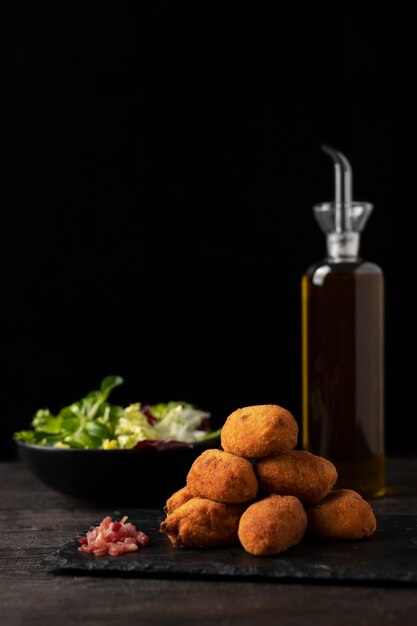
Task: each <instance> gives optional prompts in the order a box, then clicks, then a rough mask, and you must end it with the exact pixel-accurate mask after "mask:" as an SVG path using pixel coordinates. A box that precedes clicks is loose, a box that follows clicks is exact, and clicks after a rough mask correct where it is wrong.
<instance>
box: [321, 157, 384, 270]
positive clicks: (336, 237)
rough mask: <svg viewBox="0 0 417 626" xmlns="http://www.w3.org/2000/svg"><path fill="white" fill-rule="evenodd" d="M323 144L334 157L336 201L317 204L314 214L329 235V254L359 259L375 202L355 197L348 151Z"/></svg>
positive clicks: (338, 257)
mask: <svg viewBox="0 0 417 626" xmlns="http://www.w3.org/2000/svg"><path fill="white" fill-rule="evenodd" d="M321 148H322V150H323V151H324V152H325V153H326V154H328V155H329V156H330V157H331V159H332V161H333V165H334V191H335V198H334V201H333V202H322V203H320V204H316V205H315V206H314V207H313V209H314V215H315V217H316V219H317V221H318V223H319V226H320V228H321V229H322V230H323V231H324V232H325V233H326V235H327V253H328V256H329V258H330V259H333V260H335V261H351V260H355V259H357V258H358V253H359V243H360V233H361V231H362V230H363V227H364V226H365V223H366V221H367V219H368V217H369V215H370V213H371V211H372V209H373V205H372V204H370V203H369V202H354V201H353V200H352V168H351V165H350V163H349V161H348V159H347V158H346V157H345V155H344V154H342V153H341V152H340V151H339V150H336V149H335V148H332V147H331V146H328V145H322V146H321Z"/></svg>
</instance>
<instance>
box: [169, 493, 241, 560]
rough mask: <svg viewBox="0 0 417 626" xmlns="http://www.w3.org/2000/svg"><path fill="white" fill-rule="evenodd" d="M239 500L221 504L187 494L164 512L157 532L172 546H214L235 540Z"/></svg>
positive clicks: (238, 516)
mask: <svg viewBox="0 0 417 626" xmlns="http://www.w3.org/2000/svg"><path fill="white" fill-rule="evenodd" d="M244 509H245V505H242V504H224V503H222V502H213V501H212V500H208V499H206V498H191V500H188V502H185V504H182V505H181V506H179V507H178V508H177V509H175V511H174V512H173V513H170V514H169V515H167V517H166V518H165V520H163V522H162V523H161V525H160V532H162V533H165V534H166V535H168V537H169V539H170V541H171V543H172V545H173V546H174V547H175V548H214V547H216V546H225V545H233V544H235V543H238V537H237V529H238V526H239V519H240V516H241V515H242V513H243V511H244Z"/></svg>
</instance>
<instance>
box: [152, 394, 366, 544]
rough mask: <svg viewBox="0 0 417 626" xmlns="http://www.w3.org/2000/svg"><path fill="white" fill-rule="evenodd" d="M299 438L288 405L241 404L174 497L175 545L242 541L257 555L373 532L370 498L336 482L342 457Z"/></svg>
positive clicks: (169, 527)
mask: <svg viewBox="0 0 417 626" xmlns="http://www.w3.org/2000/svg"><path fill="white" fill-rule="evenodd" d="M297 442H298V424H297V421H296V420H295V418H294V416H293V415H292V413H291V412H290V411H288V410H287V409H285V408H283V407H281V406H278V405H275V404H261V405H254V406H247V407H244V408H239V409H237V410H236V411H233V412H232V413H231V414H230V415H229V416H228V417H227V419H226V421H225V422H224V425H223V427H222V429H221V436H220V445H221V449H216V448H213V449H209V450H206V451H205V452H203V453H202V454H201V455H200V456H199V457H197V459H196V460H195V461H194V462H193V464H192V465H191V467H190V470H189V472H188V474H187V477H186V485H185V486H184V487H183V488H182V489H180V490H179V491H176V492H175V493H174V494H172V496H171V497H170V498H168V500H167V501H166V505H165V513H166V516H165V519H164V520H163V521H162V523H161V526H160V531H161V532H162V533H165V534H166V535H167V536H168V537H169V539H170V541H171V543H172V545H173V546H174V547H175V548H213V547H219V546H227V545H236V544H239V543H240V544H241V546H242V547H243V548H244V549H245V550H246V552H248V553H250V554H254V555H273V554H279V553H281V552H284V551H286V550H288V549H289V548H291V547H292V546H295V545H297V544H298V543H300V542H301V540H302V539H303V537H304V536H305V535H310V536H312V537H315V538H317V539H323V540H352V539H361V538H364V537H369V536H370V535H372V533H373V532H374V531H375V529H376V519H375V515H374V513H373V510H372V508H371V506H370V504H369V503H368V502H367V501H366V500H364V499H363V498H362V497H361V495H360V494H359V493H357V492H356V491H353V490H352V489H335V488H334V486H335V484H336V481H337V477H338V475H337V470H336V467H335V466H334V464H333V463H332V462H331V461H329V460H328V459H326V458H324V457H322V456H318V455H315V454H312V453H310V452H307V451H304V450H296V449H295V447H296V445H297Z"/></svg>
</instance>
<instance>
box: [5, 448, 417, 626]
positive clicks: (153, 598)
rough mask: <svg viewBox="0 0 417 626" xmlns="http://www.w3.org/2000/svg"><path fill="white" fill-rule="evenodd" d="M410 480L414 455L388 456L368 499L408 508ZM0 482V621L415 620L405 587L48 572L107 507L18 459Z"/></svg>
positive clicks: (414, 595)
mask: <svg viewBox="0 0 417 626" xmlns="http://www.w3.org/2000/svg"><path fill="white" fill-rule="evenodd" d="M416 477H417V458H398V459H392V460H390V462H389V484H390V489H389V493H388V495H387V496H386V497H384V498H381V499H379V500H374V501H373V502H372V505H373V507H374V509H375V511H376V512H377V513H384V514H405V515H416V514H417V480H416ZM0 485H1V486H0V495H1V498H0V529H1V533H0V621H1V623H2V624H3V625H4V626H15V625H16V626H17V625H19V626H21V625H22V624H28V625H32V624H33V625H39V626H45V625H46V624H48V623H52V624H59V625H61V624H62V625H63V626H65V625H67V624H74V623H76V622H79V623H82V624H87V625H90V624H91V625H95V624H97V625H98V624H100V626H106V625H108V624H111V625H113V624H114V625H116V624H117V625H122V624H126V623H136V624H149V625H153V624H162V625H165V624H166V625H169V624H185V625H187V624H196V623H199V624H201V625H205V624H219V625H220V626H229V625H234V624H239V626H246V625H247V624H256V625H257V624H265V625H266V626H268V625H269V624H277V623H279V624H280V626H286V625H290V624H291V625H292V624H304V623H306V624H307V623H308V624H311V625H313V626H314V625H315V624H320V625H325V626H326V625H327V624H329V625H330V624H335V623H336V622H337V624H338V626H344V625H345V624H346V625H349V626H352V625H353V624H361V625H364V626H366V625H367V624H369V625H372V626H374V625H376V626H377V625H379V624H381V625H382V624H386V625H387V626H388V625H389V626H395V625H396V624H398V625H401V626H403V625H406V624H407V625H408V624H410V625H411V624H414V620H415V615H416V611H417V591H416V589H415V588H411V587H389V586H369V587H367V586H363V585H361V586H354V585H352V586H337V585H325V584H283V583H277V582H255V581H245V582H242V581H239V582H238V581H234V580H228V581H213V580H189V579H183V580H181V579H176V580H173V579H164V578H129V577H127V578H105V577H101V576H98V575H97V576H92V575H88V576H83V575H70V574H66V575H62V574H60V575H57V574H54V573H52V572H51V571H49V570H48V569H47V568H45V566H44V562H43V561H44V558H45V557H46V556H48V555H49V554H50V553H51V552H52V551H54V550H56V549H57V548H58V547H59V546H61V545H62V544H63V543H65V542H67V541H68V540H69V539H71V538H72V537H74V536H76V535H77V534H78V533H79V532H80V531H81V530H83V529H85V528H86V527H88V526H89V525H90V524H91V523H92V522H94V521H96V520H97V519H98V518H100V517H101V516H103V515H105V514H107V513H108V510H107V509H100V508H97V507H93V506H87V505H85V504H80V503H79V502H78V501H74V500H72V499H69V498H67V497H65V496H62V495H60V494H58V493H55V492H53V491H51V490H49V489H48V488H46V487H44V486H43V485H41V484H40V483H39V482H38V481H36V480H35V479H34V478H33V477H32V476H31V475H30V474H29V473H28V472H27V471H26V470H25V469H24V468H23V467H22V466H21V465H20V463H19V462H10V463H3V464H0ZM138 506H140V487H139V488H138ZM123 512H124V513H125V511H123ZM126 513H128V511H126Z"/></svg>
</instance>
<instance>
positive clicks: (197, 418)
mask: <svg viewBox="0 0 417 626" xmlns="http://www.w3.org/2000/svg"><path fill="white" fill-rule="evenodd" d="M123 382H124V380H123V378H121V377H120V376H108V377H107V378H105V379H104V380H103V381H102V383H101V385H100V389H98V390H96V391H91V392H90V393H88V394H87V395H86V396H85V398H82V399H81V400H78V401H77V402H74V403H73V404H71V405H70V406H66V407H64V408H63V409H61V410H60V411H59V413H58V414H57V415H53V414H52V413H51V412H50V411H49V410H48V409H39V410H38V411H37V412H36V414H35V416H34V418H33V420H32V423H31V429H30V430H21V431H19V432H16V433H15V434H14V439H15V440H17V441H24V442H26V443H31V444H36V445H39V446H52V447H54V448H90V449H98V448H101V449H105V450H111V449H118V448H122V449H124V448H136V447H146V446H153V447H155V448H157V449H158V448H159V449H161V448H166V447H173V446H175V445H179V442H181V445H182V444H192V443H195V442H198V441H203V440H204V439H208V438H211V437H217V436H218V435H219V434H220V429H219V430H214V431H213V430H211V429H210V413H208V412H207V411H203V410H201V409H198V408H197V407H195V406H194V405H192V404H189V403H188V402H175V401H172V402H167V403H160V404H153V405H150V404H141V403H139V402H137V403H135V404H130V405H129V406H127V407H122V406H118V405H115V404H110V402H109V401H108V398H109V395H110V392H111V391H112V390H113V389H114V388H115V387H118V386H119V385H121V384H122V383H123Z"/></svg>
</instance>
